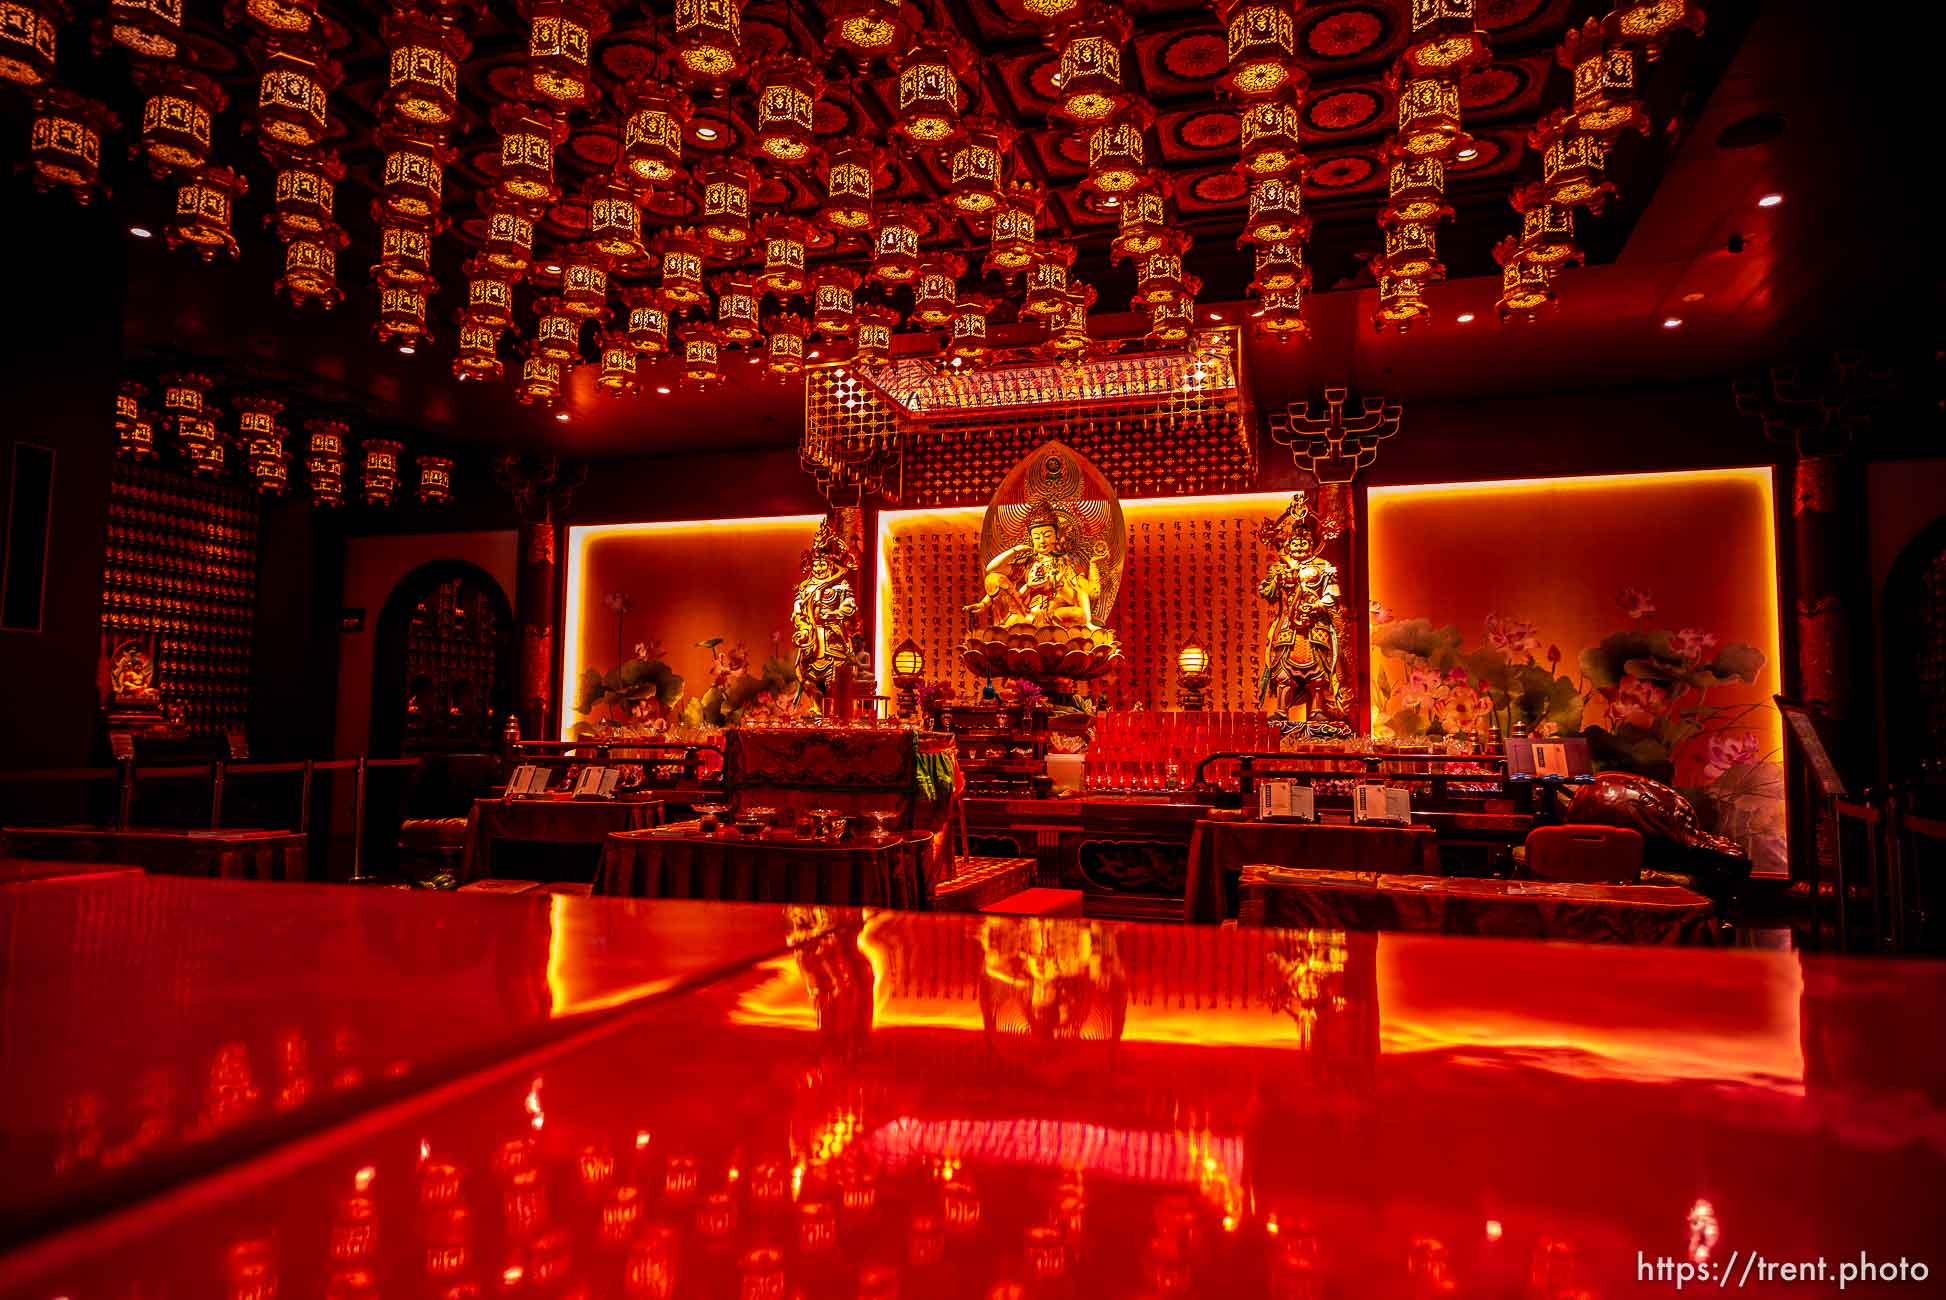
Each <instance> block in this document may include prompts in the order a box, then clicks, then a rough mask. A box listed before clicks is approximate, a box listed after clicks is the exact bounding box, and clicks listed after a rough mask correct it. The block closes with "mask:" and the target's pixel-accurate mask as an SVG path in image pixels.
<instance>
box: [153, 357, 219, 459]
mask: <svg viewBox="0 0 1946 1300" xmlns="http://www.w3.org/2000/svg"><path fill="white" fill-rule="evenodd" d="M211 387H212V385H211V381H210V378H209V376H208V375H205V374H200V373H198V372H196V371H193V370H192V371H183V372H178V373H175V374H167V375H164V376H162V417H163V427H164V428H165V429H167V430H168V431H170V432H172V433H174V434H175V435H176V441H177V442H178V443H179V444H181V445H182V447H183V451H184V454H185V455H192V458H193V454H192V453H191V452H190V447H191V445H192V444H195V443H198V442H202V441H210V440H213V439H214V438H215V437H216V428H215V426H214V425H212V424H211V423H210V421H211V420H212V419H214V418H215V415H216V412H215V411H214V410H213V409H211V407H210V405H209V390H210V388H211ZM218 455H219V457H220V455H221V453H220V452H219V453H218Z"/></svg>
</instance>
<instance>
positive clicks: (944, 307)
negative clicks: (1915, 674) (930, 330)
mask: <svg viewBox="0 0 1946 1300" xmlns="http://www.w3.org/2000/svg"><path fill="white" fill-rule="evenodd" d="M964 274H966V259H965V258H963V257H960V256H958V255H957V254H954V253H945V254H942V255H940V256H938V257H935V258H930V259H928V260H927V261H926V262H924V263H923V264H922V265H921V266H920V267H919V278H918V279H916V280H914V281H913V283H912V319H913V320H915V321H917V322H918V323H919V324H921V325H933V326H940V325H948V324H951V323H952V320H953V311H954V305H955V304H956V303H957V302H958V301H959V278H960V276H962V275H964Z"/></svg>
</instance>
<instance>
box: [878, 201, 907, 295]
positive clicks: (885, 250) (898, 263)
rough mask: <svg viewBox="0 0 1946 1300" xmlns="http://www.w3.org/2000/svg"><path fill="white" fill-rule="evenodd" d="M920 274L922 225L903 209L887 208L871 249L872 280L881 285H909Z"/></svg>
mask: <svg viewBox="0 0 1946 1300" xmlns="http://www.w3.org/2000/svg"><path fill="white" fill-rule="evenodd" d="M918 274H919V224H918V221H917V220H916V219H915V218H914V217H913V215H912V213H911V212H910V211H909V210H908V209H906V208H903V207H893V208H887V209H886V210H885V214H884V216H883V218H882V219H881V220H880V221H879V223H878V237H877V239H876V241H875V243H874V245H873V249H872V270H871V278H872V279H874V280H877V281H879V282H880V283H882V284H889V285H900V284H907V283H909V282H910V281H911V280H912V278H913V277H914V276H916V275H918Z"/></svg>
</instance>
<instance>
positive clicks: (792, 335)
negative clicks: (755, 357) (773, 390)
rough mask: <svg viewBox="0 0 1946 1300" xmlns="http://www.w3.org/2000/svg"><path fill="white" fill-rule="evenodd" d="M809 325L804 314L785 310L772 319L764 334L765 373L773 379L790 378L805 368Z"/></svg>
mask: <svg viewBox="0 0 1946 1300" xmlns="http://www.w3.org/2000/svg"><path fill="white" fill-rule="evenodd" d="M807 332H808V326H806V324H805V322H804V318H803V317H802V316H798V315H794V314H792V313H790V312H785V313H783V314H782V315H778V316H773V317H771V319H770V331H769V333H767V334H765V335H764V373H765V374H767V375H769V376H770V377H771V378H773V379H788V378H789V377H790V376H792V375H795V374H799V373H801V372H802V371H803V369H804V336H805V334H806V333H807Z"/></svg>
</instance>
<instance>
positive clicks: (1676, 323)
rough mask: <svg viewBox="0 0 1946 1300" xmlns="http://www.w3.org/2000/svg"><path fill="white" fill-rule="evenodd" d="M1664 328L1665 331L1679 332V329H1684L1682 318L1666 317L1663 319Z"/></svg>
mask: <svg viewBox="0 0 1946 1300" xmlns="http://www.w3.org/2000/svg"><path fill="white" fill-rule="evenodd" d="M1662 328H1663V329H1666V330H1679V329H1681V328H1682V317H1680V316H1664V317H1663V318H1662Z"/></svg>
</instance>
